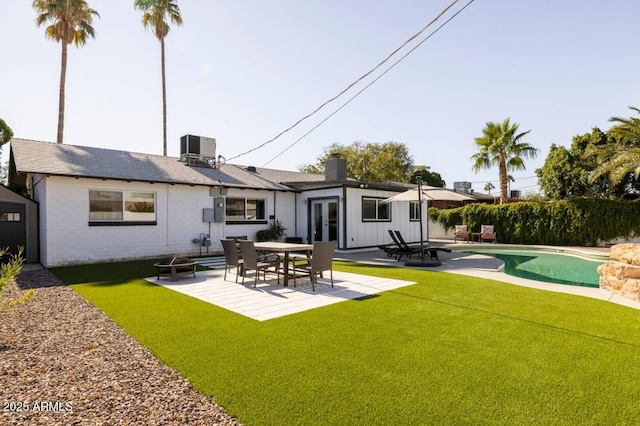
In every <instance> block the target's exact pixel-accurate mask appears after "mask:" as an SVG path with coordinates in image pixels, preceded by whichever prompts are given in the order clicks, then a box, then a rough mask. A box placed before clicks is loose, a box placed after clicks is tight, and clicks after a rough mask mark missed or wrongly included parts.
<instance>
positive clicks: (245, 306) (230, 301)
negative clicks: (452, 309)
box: [146, 269, 415, 321]
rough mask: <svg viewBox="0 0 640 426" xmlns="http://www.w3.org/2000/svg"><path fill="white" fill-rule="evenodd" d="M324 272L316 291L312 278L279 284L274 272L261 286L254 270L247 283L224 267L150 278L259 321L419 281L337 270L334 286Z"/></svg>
mask: <svg viewBox="0 0 640 426" xmlns="http://www.w3.org/2000/svg"><path fill="white" fill-rule="evenodd" d="M324 275H325V276H324V278H318V282H317V283H316V286H315V287H316V289H315V291H312V290H311V282H310V281H309V279H308V278H304V279H298V286H297V287H293V285H292V282H290V285H289V286H288V287H284V286H283V285H282V283H281V284H277V280H276V277H275V276H274V275H267V279H268V281H267V282H261V281H260V280H259V281H258V285H257V287H253V281H254V280H253V277H254V276H253V275H252V274H250V275H248V276H247V278H246V279H245V283H244V285H243V284H240V282H241V281H242V278H241V277H240V279H239V280H238V281H239V282H238V283H236V282H235V279H236V275H235V274H234V273H228V274H227V280H226V281H225V280H224V269H214V270H209V271H198V272H197V273H196V278H184V279H180V280H178V281H171V280H169V279H167V278H160V279H158V278H157V277H155V276H154V277H149V278H146V280H147V281H149V282H152V283H154V284H158V285H161V286H163V287H165V288H168V289H171V290H174V291H177V292H179V293H182V294H186V295H187V296H191V297H195V298H197V299H200V300H202V301H205V302H207V303H212V304H214V305H216V306H219V307H221V308H224V309H227V310H230V311H233V312H236V313H238V314H240V315H244V316H246V317H249V318H252V319H255V320H257V321H265V320H269V319H273V318H278V317H281V316H284V315H290V314H295V313H298V312H303V311H306V310H309V309H315V308H319V307H322V306H327V305H331V304H334V303H338V302H343V301H346V300H352V299H358V298H362V297H366V296H371V295H374V294H377V293H381V292H383V291H387V290H393V289H396V288H400V287H404V286H408V285H412V284H415V283H414V282H410V281H402V280H392V279H386V278H379V277H373V276H368V275H358V274H350V273H346V272H339V271H333V282H334V286H333V287H331V281H330V279H329V273H328V272H326V273H325V274H324Z"/></svg>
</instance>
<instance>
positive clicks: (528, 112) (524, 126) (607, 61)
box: [0, 0, 640, 193]
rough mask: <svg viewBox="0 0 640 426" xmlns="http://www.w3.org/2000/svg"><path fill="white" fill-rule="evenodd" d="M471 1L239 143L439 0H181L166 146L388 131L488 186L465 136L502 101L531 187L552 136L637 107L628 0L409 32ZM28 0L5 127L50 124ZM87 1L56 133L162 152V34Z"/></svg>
mask: <svg viewBox="0 0 640 426" xmlns="http://www.w3.org/2000/svg"><path fill="white" fill-rule="evenodd" d="M467 1H468V0H467ZM467 1H460V2H458V3H457V4H456V5H454V7H453V8H452V9H451V11H450V12H449V13H447V14H445V15H444V16H443V18H441V19H440V20H439V21H438V22H437V23H436V24H434V25H433V26H431V27H430V28H429V29H427V30H426V31H425V32H424V33H423V34H422V35H420V36H418V37H417V38H416V39H415V40H414V41H413V42H411V43H409V44H408V45H407V46H406V47H405V48H403V49H402V50H401V51H400V52H399V53H398V54H396V55H395V56H394V57H393V58H392V59H391V60H390V61H389V62H387V63H386V64H385V65H383V66H382V67H380V68H379V69H378V70H377V71H376V72H374V73H373V74H372V75H371V76H369V77H368V78H366V79H365V80H363V81H362V82H360V83H358V84H357V85H355V86H354V88H352V89H351V90H350V91H348V92H347V93H346V94H345V95H343V96H342V97H340V98H339V99H338V100H336V101H333V102H331V103H329V104H328V105H327V106H325V107H323V108H322V109H321V110H320V111H319V112H318V113H317V114H315V115H313V116H312V117H311V118H309V119H307V120H305V121H303V122H302V123H301V124H300V125H298V126H296V127H295V128H294V129H292V130H290V131H288V132H286V133H285V134H284V135H283V136H281V137H280V138H278V139H276V141H274V142H271V143H269V144H267V145H265V146H264V147H263V148H261V149H259V150H255V151H253V152H251V153H250V154H247V155H241V154H243V153H245V152H247V151H249V150H251V149H253V148H256V147H257V146H259V145H261V144H263V143H265V142H267V141H269V140H271V139H272V138H274V137H275V136H276V135H278V134H279V133H280V132H282V131H283V130H285V129H287V128H289V127H290V126H291V125H293V124H294V123H295V122H297V121H298V120H299V119H300V118H302V117H303V116H305V115H307V114H309V113H311V112H312V111H314V110H315V109H316V108H317V107H318V106H320V105H321V104H323V103H324V102H325V101H327V100H328V99H330V98H332V97H333V96H335V95H337V94H338V93H339V92H341V91H342V90H343V89H344V88H346V87H347V86H349V85H350V84H351V83H353V82H354V81H356V80H357V79H358V78H359V77H360V76H362V75H364V74H365V73H366V72H368V71H369V70H371V69H372V68H373V67H374V66H376V65H377V64H378V63H380V62H381V61H382V60H383V59H384V58H386V57H387V56H388V55H389V54H390V53H391V52H393V51H394V50H395V49H396V48H398V47H399V46H401V45H402V44H403V43H404V42H405V41H406V40H408V39H409V38H410V37H411V36H413V35H414V34H416V33H417V32H418V31H419V30H420V29H422V28H423V27H424V26H425V25H427V23H429V22H430V21H431V20H433V19H434V18H435V17H436V16H437V15H438V14H439V13H440V12H441V11H442V10H444V9H445V8H446V7H447V6H448V5H449V4H450V3H451V0H444V1H442V0H429V1H427V0H397V1H392V0H385V1H382V0H370V1H364V0H358V1H356V0H322V1H320V0H305V1H294V0H272V1H269V2H265V1H259V0H253V1H249V0H189V1H178V5H179V6H180V10H181V14H182V18H183V20H184V23H183V25H182V26H175V25H174V26H172V29H171V31H170V33H169V35H168V36H167V38H166V41H165V43H166V71H167V98H168V99H167V102H168V107H167V109H168V111H167V114H168V125H167V131H168V142H167V143H168V153H169V155H170V156H178V155H179V150H180V144H179V139H180V136H182V135H185V134H192V135H198V136H205V137H212V138H215V139H216V141H217V154H219V155H223V156H224V157H225V158H227V159H230V160H229V162H230V163H233V164H240V165H253V166H257V167H262V166H265V165H266V167H270V168H276V169H284V170H297V169H298V167H299V166H302V165H305V164H309V163H316V161H317V159H318V157H319V156H321V155H322V153H323V149H324V148H325V147H328V146H329V145H331V144H332V143H339V144H342V145H349V144H351V143H352V142H354V141H362V142H366V143H385V142H389V141H393V142H398V143H403V144H405V145H406V146H407V148H408V150H409V153H410V154H411V155H412V157H413V162H414V164H416V165H424V166H429V167H430V169H431V171H432V172H437V173H439V174H440V175H441V176H442V178H443V179H444V180H445V181H446V183H447V186H448V187H450V188H451V187H453V182H454V181H469V182H472V183H473V188H474V190H476V191H479V192H484V190H483V188H484V186H485V184H486V183H487V182H492V183H493V184H494V185H495V186H496V187H498V182H497V180H498V170H497V167H494V168H492V169H489V170H483V171H480V172H478V173H475V172H474V171H473V169H472V161H471V160H470V157H471V155H473V154H474V153H475V152H476V148H475V145H474V138H476V137H478V136H481V135H482V129H483V128H484V126H485V124H486V123H487V122H489V121H493V122H499V121H502V120H504V119H505V118H511V121H512V122H516V123H519V124H520V130H522V131H526V130H531V132H530V133H529V134H528V135H527V136H526V137H525V138H524V139H523V141H524V142H528V143H530V144H531V145H533V146H534V147H536V148H538V149H539V150H540V154H539V156H538V158H537V159H530V160H526V166H527V168H526V170H525V171H519V172H513V173H512V175H513V177H514V178H515V182H513V183H512V184H511V189H521V190H522V191H523V192H525V193H532V192H536V191H538V187H537V179H536V177H535V170H536V168H539V167H542V165H543V164H544V160H545V158H546V157H547V154H548V152H549V147H550V145H551V144H556V145H564V146H566V147H568V146H570V145H571V140H572V137H573V136H575V135H578V134H583V133H587V132H590V131H591V128H592V127H595V126H597V127H600V128H601V129H602V130H606V129H608V128H609V127H610V126H611V123H610V122H609V118H610V117H612V116H622V117H630V116H633V113H632V111H631V110H629V109H628V107H629V106H639V107H640V78H638V75H639V70H640V52H639V50H640V48H639V46H640V31H639V30H638V28H639V24H640V2H638V1H637V0H610V1H605V0H588V1H587V0H526V1H525V0H475V1H474V2H473V3H472V4H471V5H469V6H468V7H467V8H466V9H465V10H463V11H462V12H461V13H460V14H459V15H458V16H457V17H455V18H454V19H452V20H451V22H449V23H448V24H447V25H446V26H444V27H443V28H442V29H441V30H440V31H439V32H437V33H436V34H435V35H433V36H432V37H431V38H429V39H428V40H426V41H425V42H424V43H422V44H421V45H420V46H418V47H416V46H417V45H418V43H420V42H421V41H422V40H423V39H424V38H425V37H426V36H428V35H429V34H430V32H431V31H432V30H433V29H435V28H436V27H437V26H438V25H439V24H441V23H443V22H444V21H445V20H446V19H448V18H449V17H451V16H452V15H453V13H455V11H457V10H460V9H461V8H462V7H463V6H464V5H465V4H466V3H467ZM31 3H32V2H31V1H25V0H0V35H1V36H0V51H1V52H2V66H0V84H1V86H0V87H1V89H0V118H2V119H4V120H5V121H6V122H7V124H8V125H9V126H10V127H11V128H12V129H13V132H14V136H15V137H18V138H24V139H34V140H41V141H48V142H55V141H56V132H57V117H58V90H59V78H60V52H61V48H60V44H58V43H54V42H52V41H50V40H47V39H46V38H45V36H44V27H40V28H38V27H36V25H35V23H34V19H35V17H36V12H35V11H34V10H33V8H32V7H31ZM88 3H89V5H90V6H91V7H92V8H94V9H96V10H97V11H98V12H99V14H100V18H99V19H96V20H95V21H94V23H93V26H94V28H95V31H96V38H95V39H90V40H89V41H88V43H87V44H86V45H85V46H83V47H81V48H79V49H77V48H75V47H70V48H69V57H68V69H67V80H66V110H65V133H64V142H65V143H66V144H70V145H81V146H94V147H100V148H108V149H117V150H125V151H134V152H142V153H150V154H159V155H161V154H162V92H161V68H160V43H159V41H158V40H157V39H156V38H155V36H154V35H153V34H152V32H151V31H150V30H145V29H144V28H143V26H142V24H141V22H140V20H141V12H139V11H137V10H135V9H134V8H133V0H130V1H113V0H88ZM413 48H415V50H413V51H412V52H411V53H409V54H408V55H407V56H406V57H405V58H404V59H403V60H401V61H400V62H399V63H398V64H397V65H395V66H394V67H393V68H392V69H390V70H389V71H388V72H386V73H385V74H384V75H382V76H381V77H380V78H379V79H378V80H377V81H375V83H373V84H372V85H371V86H369V87H368V88H367V89H366V90H364V91H363V92H362V93H361V94H360V95H358V96H357V97H355V98H354V99H353V100H352V101H351V102H349V103H348V104H347V105H346V106H344V107H343V108H342V109H340V110H339V111H337V112H336V110H338V109H339V108H340V107H341V106H342V105H343V104H344V103H345V102H347V101H349V99H351V98H352V97H353V96H354V95H356V93H357V92H358V91H360V90H362V89H363V88H364V87H365V86H366V85H367V84H369V83H372V81H373V80H374V79H375V78H377V77H379V76H380V75H381V74H382V73H383V72H384V71H385V70H386V69H387V68H389V66H391V65H392V64H393V63H394V62H395V61H397V60H398V59H400V57H401V56H402V55H404V54H407V53H408V52H409V50H410V49H413ZM334 113H335V114H334ZM332 114H333V115H332ZM330 115H331V117H329V116H330ZM328 117H329V118H328ZM327 118H328V119H327ZM323 120H326V121H324V123H322V124H321V122H322V121H323ZM318 125H319V126H318ZM316 126H318V127H317V128H315V130H314V127H316ZM308 132H310V133H309V134H308V135H306V136H305V134H307V133H308ZM296 142H297V143H296ZM294 143H295V145H293V146H292V147H291V148H290V149H288V150H286V149H287V147H289V146H290V145H292V144H294ZM285 150H286V151H285ZM283 151H284V152H283ZM8 152H9V149H8V147H5V149H3V153H2V159H3V162H4V161H6V160H7V158H8ZM239 155H240V156H239ZM238 156H239V157H238Z"/></svg>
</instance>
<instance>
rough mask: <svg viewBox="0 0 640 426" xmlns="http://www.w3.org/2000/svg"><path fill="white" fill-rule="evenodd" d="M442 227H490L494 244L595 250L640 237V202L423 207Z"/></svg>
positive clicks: (584, 200)
mask: <svg viewBox="0 0 640 426" xmlns="http://www.w3.org/2000/svg"><path fill="white" fill-rule="evenodd" d="M429 217H430V218H431V219H432V220H434V221H436V222H439V223H440V224H442V226H443V227H444V228H445V229H451V228H453V227H454V226H455V225H459V224H466V225H468V226H469V229H470V230H471V232H479V231H480V226H481V225H494V226H495V230H496V234H497V238H498V241H500V242H504V243H517V244H549V245H578V246H595V245H597V244H598V243H601V242H606V241H611V240H613V239H616V238H630V237H633V236H636V235H640V203H634V202H629V201H614V200H605V199H596V198H578V199H573V200H566V201H556V202H549V203H542V202H522V203H512V204H500V205H487V204H469V205H467V206H464V207H460V208H457V209H451V210H436V209H429Z"/></svg>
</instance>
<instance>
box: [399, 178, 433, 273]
mask: <svg viewBox="0 0 640 426" xmlns="http://www.w3.org/2000/svg"><path fill="white" fill-rule="evenodd" d="M416 180H417V181H418V209H419V210H418V211H419V214H420V260H409V261H406V262H404V265H405V266H417V267H425V266H426V267H433V266H440V261H439V260H436V259H430V260H424V236H423V232H422V177H421V176H416Z"/></svg>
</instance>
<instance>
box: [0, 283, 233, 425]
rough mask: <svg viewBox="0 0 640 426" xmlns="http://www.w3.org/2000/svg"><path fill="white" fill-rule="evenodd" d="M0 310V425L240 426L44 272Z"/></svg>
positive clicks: (13, 288) (15, 290) (15, 289)
mask: <svg viewBox="0 0 640 426" xmlns="http://www.w3.org/2000/svg"><path fill="white" fill-rule="evenodd" d="M29 288H35V294H34V295H33V297H31V298H30V299H29V300H28V301H27V302H26V303H23V304H22V305H19V306H18V307H16V308H9V307H8V305H7V302H8V301H9V300H11V299H16V298H18V297H19V296H20V295H21V294H22V293H24V290H25V289H29ZM2 308H4V309H5V312H4V313H3V314H2V321H0V389H2V394H3V395H2V397H3V401H6V403H5V404H9V405H5V412H3V413H1V414H0V423H1V424H2V425H20V426H21V425H26V424H28V425H47V426H57V425H81V424H82V425H85V424H87V425H116V424H117V425H127V424H129V425H238V424H239V423H238V421H237V420H236V419H234V418H233V417H231V416H230V415H229V414H227V413H226V412H225V410H224V409H223V408H222V407H220V406H219V405H217V404H216V403H215V401H214V400H213V399H212V398H211V397H207V396H204V395H201V394H199V393H198V392H196V391H195V389H194V388H193V387H192V386H191V384H190V383H189V382H188V381H187V380H186V379H185V378H183V377H182V376H181V375H180V374H179V373H178V372H177V371H174V370H172V369H170V368H169V367H167V366H166V365H164V364H162V363H161V362H160V361H159V360H158V359H157V358H156V357H154V356H153V354H152V353H151V352H150V351H149V350H148V349H146V348H145V347H144V346H142V345H141V344H140V343H138V342H137V341H136V340H134V339H133V338H132V337H131V336H129V335H128V334H126V333H125V332H124V330H122V329H121V328H120V327H118V325H116V323H114V322H113V320H111V318H109V317H108V316H107V315H105V314H104V313H103V312H102V311H100V310H99V309H97V308H96V307H94V306H93V305H91V304H90V303H89V302H87V301H86V300H85V299H83V298H82V297H81V296H80V295H79V294H78V293H76V292H74V291H73V290H71V289H70V288H68V287H67V286H65V285H64V283H62V282H61V281H60V280H58V278H56V277H55V276H54V275H53V274H51V273H50V272H48V271H34V272H23V273H22V274H21V275H20V276H19V277H18V283H17V285H16V283H15V282H14V283H11V284H9V285H7V286H6V287H5V289H4V292H3V298H2V303H0V309H2ZM10 403H13V405H10ZM20 404H22V405H20ZM25 404H28V406H27V405H25Z"/></svg>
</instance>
